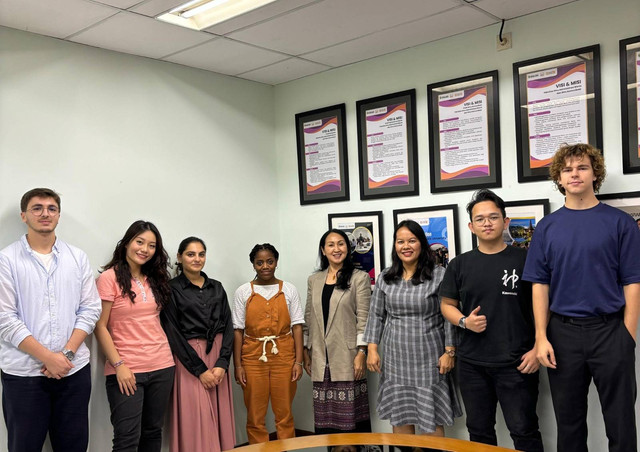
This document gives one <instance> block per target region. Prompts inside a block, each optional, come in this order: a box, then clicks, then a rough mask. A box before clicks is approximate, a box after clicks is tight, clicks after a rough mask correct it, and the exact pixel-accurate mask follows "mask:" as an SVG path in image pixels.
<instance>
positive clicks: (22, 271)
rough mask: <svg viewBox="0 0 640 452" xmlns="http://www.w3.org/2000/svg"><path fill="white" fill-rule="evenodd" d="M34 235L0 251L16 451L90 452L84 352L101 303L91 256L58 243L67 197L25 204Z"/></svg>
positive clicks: (7, 389)
mask: <svg viewBox="0 0 640 452" xmlns="http://www.w3.org/2000/svg"><path fill="white" fill-rule="evenodd" d="M20 209H21V214H20V215H21V217H22V221H23V222H24V223H25V224H26V225H27V234H26V235H24V236H22V237H21V239H20V240H18V241H17V242H14V243H13V244H11V245H9V246H8V247H7V248H5V249H3V250H2V251H0V369H2V377H1V378H2V388H3V391H2V408H3V412H4V417H5V423H6V425H7V430H8V433H9V435H8V436H9V438H8V439H9V441H8V448H9V451H18V450H19V451H25V452H26V451H41V450H42V446H43V444H44V441H45V438H46V435H47V432H49V434H50V435H49V436H50V440H51V445H52V447H53V450H54V451H64V452H75V451H78V452H79V451H82V452H84V451H86V450H87V445H88V439H89V424H88V403H89V396H90V394H91V372H90V366H89V349H88V348H87V346H86V345H85V344H84V342H83V341H84V339H85V338H86V337H87V335H89V334H91V333H92V332H93V328H94V326H95V323H96V321H97V320H98V318H99V317H100V311H101V301H100V297H99V296H98V292H97V290H96V286H95V281H94V276H93V273H92V271H91V267H90V265H89V260H88V258H87V256H86V254H85V253H84V252H83V251H81V250H79V249H78V248H75V247H73V246H71V245H69V244H67V243H65V242H63V241H62V240H59V239H58V238H57V237H56V235H55V229H56V226H57V225H58V221H59V219H60V197H59V195H58V194H57V193H56V192H54V191H53V190H50V189H47V188H35V189H33V190H30V191H28V192H27V193H25V194H24V195H23V197H22V200H21V203H20Z"/></svg>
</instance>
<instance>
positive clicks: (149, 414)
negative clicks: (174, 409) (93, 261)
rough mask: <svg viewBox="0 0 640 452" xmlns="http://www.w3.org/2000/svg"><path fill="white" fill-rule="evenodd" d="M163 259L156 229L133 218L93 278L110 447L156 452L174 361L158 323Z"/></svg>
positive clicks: (164, 287) (166, 295)
mask: <svg viewBox="0 0 640 452" xmlns="http://www.w3.org/2000/svg"><path fill="white" fill-rule="evenodd" d="M168 261H169V257H168V255H167V252H166V251H165V250H164V248H163V246H162V237H161V236H160V232H158V229H157V228H156V227H155V226H154V225H153V223H149V222H147V221H142V220H139V221H136V222H134V223H133V224H132V225H131V226H129V229H127V232H126V233H125V234H124V237H123V238H122V240H120V241H119V242H118V244H117V245H116V249H115V251H114V252H113V258H112V259H111V261H110V262H109V263H108V264H107V265H105V266H104V268H103V270H104V271H103V273H102V274H101V275H100V277H99V278H98V281H97V286H98V292H99V294H100V298H101V299H102V315H101V317H100V320H99V321H98V323H97V324H96V329H95V335H96V338H97V339H98V342H99V343H100V346H101V348H102V350H103V352H104V354H105V355H106V357H107V361H106V362H105V366H104V373H105V375H106V376H107V378H106V386H107V398H108V399H109V406H110V407H111V424H112V425H113V450H114V451H149V452H152V451H154V452H155V451H158V452H159V451H160V449H161V447H162V424H163V420H164V412H165V409H166V408H167V405H168V402H169V395H170V393H171V388H172V386H173V377H174V369H175V365H174V361H173V356H172V354H171V349H170V348H169V342H168V341H167V336H166V335H165V333H164V330H163V329H162V326H161V325H160V318H159V314H160V309H161V308H162V307H163V306H165V305H166V304H167V303H169V301H170V299H171V289H170V288H169V284H168V282H169V272H168V270H167V264H168Z"/></svg>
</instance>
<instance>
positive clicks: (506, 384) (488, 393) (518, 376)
mask: <svg viewBox="0 0 640 452" xmlns="http://www.w3.org/2000/svg"><path fill="white" fill-rule="evenodd" d="M458 383H459V385H460V393H461V394H462V400H463V402H464V408H465V411H466V413H467V430H469V439H470V440H471V441H476V442H479V443H484V444H491V445H494V446H497V445H498V439H497V437H496V430H495V425H496V407H497V404H498V402H500V408H502V413H503V414H504V420H505V422H506V424H507V428H508V429H509V433H510V434H511V438H512V439H513V445H514V446H515V448H516V449H518V450H523V451H527V452H534V451H535V452H541V451H543V450H544V448H543V446H542V436H541V435H540V431H539V430H538V415H537V414H536V405H537V403H538V372H536V373H534V374H523V373H521V372H520V371H519V370H518V369H516V366H515V365H514V366H508V367H487V366H479V365H475V364H471V363H468V362H466V361H463V360H460V361H459V362H458Z"/></svg>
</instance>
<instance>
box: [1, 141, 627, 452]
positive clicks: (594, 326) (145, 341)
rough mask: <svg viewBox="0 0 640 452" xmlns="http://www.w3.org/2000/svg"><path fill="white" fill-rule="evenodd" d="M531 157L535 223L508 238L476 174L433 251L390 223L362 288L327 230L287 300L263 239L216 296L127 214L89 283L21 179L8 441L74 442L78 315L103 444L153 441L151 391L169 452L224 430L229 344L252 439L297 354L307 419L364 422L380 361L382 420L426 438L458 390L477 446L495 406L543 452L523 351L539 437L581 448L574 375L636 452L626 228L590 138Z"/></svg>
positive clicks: (183, 259)
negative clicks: (526, 245) (542, 193)
mask: <svg viewBox="0 0 640 452" xmlns="http://www.w3.org/2000/svg"><path fill="white" fill-rule="evenodd" d="M550 175H551V179H552V180H553V182H554V183H555V185H556V186H557V188H558V189H559V191H560V192H561V193H562V194H563V195H564V196H565V205H564V207H562V208H561V209H559V210H558V211H556V212H554V213H552V214H550V215H548V216H546V217H545V218H543V219H542V220H541V221H540V222H539V224H538V225H537V227H536V229H535V232H534V235H533V239H532V241H531V246H530V249H529V251H528V252H527V250H524V249H521V248H517V247H513V246H508V245H506V244H505V242H504V239H503V232H504V231H505V230H506V229H507V228H508V225H509V219H508V218H507V216H506V212H505V204H504V201H503V200H502V199H501V198H500V197H499V196H497V195H496V194H495V193H493V192H492V191H490V190H486V189H483V190H478V191H477V192H476V193H475V194H474V195H473V198H472V199H471V201H470V202H469V204H468V205H467V212H468V214H469V219H470V221H469V229H470V230H471V232H472V233H473V234H474V235H475V236H476V238H477V243H478V246H477V248H475V249H473V250H472V251H469V252H467V253H464V254H461V255H459V256H457V257H456V258H454V259H452V260H451V262H449V264H448V266H447V267H446V269H445V268H444V267H442V266H439V265H437V263H436V260H437V258H436V256H435V254H434V252H433V251H432V250H431V248H430V246H429V243H428V241H427V237H426V236H425V233H424V230H423V229H422V227H421V226H420V225H418V224H417V223H416V222H414V221H412V220H406V221H402V222H400V223H399V224H398V225H397V227H396V228H395V230H394V234H393V251H392V254H391V266H390V267H389V268H387V269H385V270H383V271H382V273H381V274H380V275H379V276H378V277H377V279H376V283H375V287H374V289H373V293H372V291H371V282H370V277H369V275H368V274H367V273H365V272H363V271H361V270H358V269H357V268H355V264H354V261H353V260H352V251H353V250H352V249H351V248H352V244H351V242H350V240H349V238H348V237H347V235H346V234H345V233H344V232H343V231H341V230H337V229H331V230H329V231H327V232H326V233H324V234H323V235H322V237H321V238H320V242H319V246H318V258H319V262H320V266H319V270H318V271H316V272H314V273H313V274H312V275H311V276H309V278H308V284H307V298H306V304H305V306H304V310H303V308H302V306H301V302H300V296H299V294H298V291H297V290H296V288H295V287H294V286H293V285H292V284H291V283H288V282H285V281H282V280H280V279H278V278H277V277H276V274H275V272H276V268H277V265H278V258H279V253H278V251H277V250H276V248H275V247H274V246H273V245H270V244H268V243H264V244H258V245H256V246H255V247H254V248H253V249H252V250H251V252H250V253H249V260H250V262H251V264H252V265H253V269H254V270H255V277H254V279H253V280H252V281H250V282H248V283H245V284H243V285H242V286H240V287H239V288H238V289H237V290H236V291H235V294H234V297H233V301H232V303H231V306H230V305H229V302H228V300H227V295H226V292H225V290H224V288H223V287H222V285H221V283H220V282H218V281H216V280H214V279H211V278H209V277H208V276H207V275H206V274H205V273H204V272H203V268H204V265H205V262H206V245H205V243H204V242H203V241H202V240H201V239H199V238H197V237H188V238H186V239H184V240H183V241H182V242H181V243H180V245H179V247H178V253H177V256H176V258H177V276H175V277H174V278H173V279H171V278H170V275H169V271H168V267H169V257H168V255H167V253H166V251H165V249H164V246H163V242H162V237H161V235H160V232H159V231H158V229H157V228H156V227H155V226H154V225H153V224H152V223H149V222H146V221H136V222H134V223H133V224H132V225H131V226H130V227H129V228H128V229H127V231H126V233H125V235H124V236H123V237H122V239H121V240H120V241H119V242H118V244H117V245H116V248H115V250H114V252H113V256H112V258H111V260H110V261H109V262H108V263H107V264H106V265H104V267H102V272H101V273H100V276H99V277H98V279H97V281H94V277H93V272H92V271H91V267H90V265H89V262H88V259H87V256H86V255H85V254H84V253H83V252H82V251H81V250H79V249H77V248H75V247H73V246H71V245H69V244H67V243H65V242H63V241H62V240H60V239H59V238H57V237H56V235H55V232H54V231H55V228H56V225H57V223H58V220H59V217H60V198H59V196H58V195H57V194H56V193H55V192H53V191H52V190H49V189H34V190H31V191H29V192H27V193H26V194H25V195H24V196H23V198H22V201H21V216H22V220H23V222H24V223H25V224H26V226H27V234H26V235H25V236H23V237H22V238H21V239H20V240H19V241H17V242H15V243H14V244H12V245H10V246H9V247H7V248H5V249H4V250H2V251H1V252H0V368H1V369H2V386H3V398H2V404H3V410H4V417H5V422H6V425H7V430H8V442H9V450H10V451H39V450H41V448H42V444H43V442H44V439H45V437H46V435H47V432H49V434H50V439H51V444H52V447H53V449H54V450H56V451H65V452H66V451H85V450H86V448H87V442H88V400H89V396H90V392H91V374H90V369H89V350H88V348H87V347H86V345H85V344H84V339H85V338H86V337H87V335H89V334H91V333H92V332H95V337H96V338H97V340H98V342H99V344H100V347H101V349H102V351H103V352H104V355H105V357H106V361H105V366H104V373H105V375H106V391H107V397H108V400H109V405H110V410H111V422H112V425H113V430H114V438H113V450H114V451H116V450H117V451H136V450H140V451H159V450H160V448H161V442H162V425H163V419H164V415H165V410H166V408H167V407H169V406H171V410H170V412H171V416H170V417H171V434H170V443H171V450H172V451H204V450H227V449H231V448H233V447H234V445H235V422H234V415H233V399H232V388H231V379H230V376H229V364H230V362H231V359H233V362H234V371H235V373H234V377H235V381H236V383H237V384H238V385H239V387H241V388H242V391H243V393H244V402H245V405H246V409H247V423H246V429H247V436H248V439H249V442H250V443H259V442H264V441H268V440H269V434H268V431H267V429H266V426H265V416H266V413H267V409H268V405H269V402H271V406H272V410H273V413H274V416H275V424H276V431H277V432H276V433H277V437H278V438H279V439H284V438H290V437H293V436H295V429H294V419H293V414H292V402H293V399H294V396H295V393H296V385H297V381H298V380H300V378H301V377H302V375H303V372H304V371H306V372H307V373H308V374H309V376H310V377H311V380H312V383H313V393H312V398H313V411H314V423H315V431H316V433H317V434H322V433H336V432H369V431H371V422H370V410H369V393H368V386H367V379H366V371H367V369H368V370H369V371H371V372H378V373H380V384H379V391H378V397H377V404H376V409H377V412H378V415H379V417H380V418H381V419H385V420H388V421H389V422H390V423H391V425H392V427H393V431H394V432H395V433H422V434H431V435H437V436H444V426H445V425H452V424H453V422H454V419H455V418H456V417H458V416H460V415H461V414H462V405H464V409H465V412H466V423H467V429H468V431H469V436H470V439H471V440H472V441H477V442H481V443H486V444H494V445H495V444H497V438H496V432H495V422H496V408H497V404H498V403H499V404H500V406H501V408H502V411H503V413H504V417H505V422H506V425H507V428H508V429H509V432H510V434H511V437H512V439H513V442H514V446H515V447H516V448H517V449H518V450H524V451H542V450H543V442H542V435H541V434H540V431H539V428H538V417H537V414H536V405H537V400H538V380H539V377H538V375H539V373H538V370H539V368H540V366H541V365H542V366H545V367H546V368H547V371H548V375H549V384H550V388H551V396H552V401H553V406H554V411H555V415H556V422H557V426H558V439H557V445H558V451H560V452H566V451H576V452H577V451H586V450H587V423H586V415H587V395H588V391H589V385H590V383H591V381H592V380H593V381H594V383H595V385H596V388H597V390H598V393H599V397H600V403H601V406H602V412H603V415H604V422H605V428H606V434H607V437H608V440H609V450H610V451H615V452H622V451H636V449H637V438H636V424H635V422H636V421H635V406H634V405H635V397H636V379H635V335H636V329H637V324H638V317H639V315H640V260H638V259H637V255H638V253H639V252H640V231H639V230H638V228H637V227H636V224H635V222H634V220H633V219H632V218H631V217H630V216H629V215H628V214H626V213H624V212H622V211H620V210H618V209H615V208H612V207H609V206H606V205H604V204H602V203H600V202H599V201H598V200H597V198H596V196H595V193H596V192H597V191H598V189H599V188H600V186H601V184H602V181H603V180H604V176H605V168H604V160H603V158H602V155H601V153H600V151H599V150H597V149H595V148H593V147H591V146H589V145H583V144H578V145H567V146H563V147H561V148H560V149H559V150H558V151H557V153H556V154H555V157H554V159H553V161H552V163H551V167H550ZM454 368H457V369H456V371H457V373H458V378H457V383H456V382H455V379H454V378H453V370H454ZM457 387H459V389H460V394H461V396H462V403H461V402H460V401H459V400H458V392H457Z"/></svg>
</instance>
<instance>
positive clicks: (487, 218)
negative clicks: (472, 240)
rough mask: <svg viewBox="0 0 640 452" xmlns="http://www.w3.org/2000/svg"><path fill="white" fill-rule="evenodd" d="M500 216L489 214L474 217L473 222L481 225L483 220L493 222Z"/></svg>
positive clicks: (498, 219)
mask: <svg viewBox="0 0 640 452" xmlns="http://www.w3.org/2000/svg"><path fill="white" fill-rule="evenodd" d="M501 218H502V217H501V216H500V215H489V216H488V217H475V218H474V219H473V222H474V223H475V224H477V225H483V224H484V222H485V220H489V223H491V224H495V223H497V222H498V221H500V219H501Z"/></svg>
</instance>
